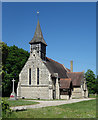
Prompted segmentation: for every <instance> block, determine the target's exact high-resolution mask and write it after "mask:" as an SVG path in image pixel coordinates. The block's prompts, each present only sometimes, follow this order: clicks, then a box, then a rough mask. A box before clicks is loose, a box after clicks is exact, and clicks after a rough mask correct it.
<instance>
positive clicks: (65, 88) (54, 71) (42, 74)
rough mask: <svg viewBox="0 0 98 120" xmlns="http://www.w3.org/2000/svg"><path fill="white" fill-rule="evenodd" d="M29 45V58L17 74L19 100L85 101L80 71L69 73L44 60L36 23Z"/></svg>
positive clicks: (42, 46)
mask: <svg viewBox="0 0 98 120" xmlns="http://www.w3.org/2000/svg"><path fill="white" fill-rule="evenodd" d="M29 44H30V57H29V59H28V60H27V62H26V64H25V65H24V67H23V69H22V70H21V72H20V74H19V82H18V86H17V97H18V98H23V97H24V98H33V99H71V98H84V97H85V98H86V97H88V90H87V85H86V79H85V77H84V73H83V72H72V70H70V69H68V68H66V67H65V66H64V65H62V64H60V63H58V62H57V61H54V60H52V59H50V58H48V57H46V47H47V44H46V42H45V40H44V38H43V34H42V31H41V27H40V23H39V20H38V23H37V27H36V30H35V34H34V37H33V39H32V40H31V41H30V42H29Z"/></svg>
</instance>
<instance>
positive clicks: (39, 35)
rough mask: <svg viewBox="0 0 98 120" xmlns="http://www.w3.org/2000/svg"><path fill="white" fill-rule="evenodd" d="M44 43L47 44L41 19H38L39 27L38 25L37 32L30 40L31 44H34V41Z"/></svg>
mask: <svg viewBox="0 0 98 120" xmlns="http://www.w3.org/2000/svg"><path fill="white" fill-rule="evenodd" d="M39 42H41V43H43V44H45V45H46V46H47V44H46V42H45V40H44V38H43V34H42V31H41V27H40V24H39V20H38V23H37V27H36V30H35V34H34V37H33V39H32V40H31V41H30V42H29V44H32V43H39Z"/></svg>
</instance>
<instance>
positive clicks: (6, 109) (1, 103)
mask: <svg viewBox="0 0 98 120" xmlns="http://www.w3.org/2000/svg"><path fill="white" fill-rule="evenodd" d="M0 106H2V117H3V118H7V117H8V116H9V115H10V114H11V109H10V107H9V104H8V103H7V102H6V101H5V100H4V99H3V98H2V99H1V101H0Z"/></svg>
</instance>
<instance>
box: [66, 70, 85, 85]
mask: <svg viewBox="0 0 98 120" xmlns="http://www.w3.org/2000/svg"><path fill="white" fill-rule="evenodd" d="M67 75H68V77H69V78H71V80H72V83H73V86H80V85H81V80H82V79H83V78H84V73H83V72H67Z"/></svg>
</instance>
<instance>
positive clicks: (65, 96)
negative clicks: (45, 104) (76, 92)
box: [60, 95, 69, 100]
mask: <svg viewBox="0 0 98 120" xmlns="http://www.w3.org/2000/svg"><path fill="white" fill-rule="evenodd" d="M60 99H66V100H68V99H69V95H60Z"/></svg>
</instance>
